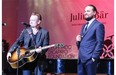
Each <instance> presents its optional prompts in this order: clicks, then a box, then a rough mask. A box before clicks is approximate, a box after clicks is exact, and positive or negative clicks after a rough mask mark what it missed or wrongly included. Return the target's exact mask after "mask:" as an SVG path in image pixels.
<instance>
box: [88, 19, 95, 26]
mask: <svg viewBox="0 0 116 75" xmlns="http://www.w3.org/2000/svg"><path fill="white" fill-rule="evenodd" d="M94 20H95V18H93V19H91V20H90V21H88V22H89V24H88V27H89V26H90V25H91V23H92V22H93V21H94Z"/></svg>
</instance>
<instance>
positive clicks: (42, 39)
mask: <svg viewBox="0 0 116 75" xmlns="http://www.w3.org/2000/svg"><path fill="white" fill-rule="evenodd" d="M41 21H42V17H41V15H40V14H38V13H36V12H34V13H32V15H31V17H30V27H27V28H26V29H24V30H23V31H22V33H21V34H20V36H19V38H18V39H17V40H16V42H15V43H14V44H13V45H12V46H11V48H10V50H9V51H8V53H7V60H8V61H9V60H10V59H11V58H12V56H13V55H12V54H13V53H14V54H17V52H18V51H17V50H18V47H19V46H21V47H23V48H22V50H20V51H19V53H20V55H21V52H23V53H24V55H26V52H25V50H26V51H28V50H30V47H33V48H34V49H35V50H34V51H35V53H36V55H37V57H36V59H34V61H33V60H31V61H33V62H31V63H27V64H25V65H23V67H22V69H23V75H32V70H34V74H35V75H43V74H42V73H43V70H44V69H45V59H46V56H45V53H46V52H47V50H48V49H47V48H45V49H44V48H43V49H41V48H39V47H43V46H47V45H49V32H48V31H47V30H45V29H43V28H41V27H40V23H41ZM38 48H39V49H38ZM20 49H21V48H20ZM31 49H32V48H31ZM14 51H17V52H14ZM29 52H31V51H29ZM16 57H18V56H14V57H13V59H14V60H12V61H11V62H14V61H15V59H16V60H17V58H16ZM30 58H32V57H30ZM30 58H29V61H30ZM19 59H20V57H19ZM21 60H22V59H20V60H17V62H21ZM24 61H25V60H23V62H24ZM24 63H25V62H24Z"/></svg>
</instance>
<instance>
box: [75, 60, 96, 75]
mask: <svg viewBox="0 0 116 75" xmlns="http://www.w3.org/2000/svg"><path fill="white" fill-rule="evenodd" d="M79 61H80V60H79ZM96 69H97V61H94V62H93V61H92V59H90V60H88V61H87V62H86V63H82V62H81V61H80V62H79V63H78V71H77V72H78V75H96Z"/></svg>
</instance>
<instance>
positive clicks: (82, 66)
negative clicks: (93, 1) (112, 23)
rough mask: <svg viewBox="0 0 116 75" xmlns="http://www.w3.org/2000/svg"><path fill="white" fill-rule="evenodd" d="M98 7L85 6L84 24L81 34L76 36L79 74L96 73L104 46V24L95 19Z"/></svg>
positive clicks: (91, 74)
mask: <svg viewBox="0 0 116 75" xmlns="http://www.w3.org/2000/svg"><path fill="white" fill-rule="evenodd" d="M96 14H97V9H96V7H95V6H94V5H88V6H86V7H85V11H84V18H85V20H86V21H87V23H86V24H85V25H83V27H82V30H81V33H80V35H77V37H76V44H77V47H78V49H79V56H78V75H96V68H97V60H98V59H99V57H100V54H101V52H102V48H103V46H104V34H105V31H104V25H103V24H102V23H100V22H98V21H97V20H96V19H95V15H96Z"/></svg>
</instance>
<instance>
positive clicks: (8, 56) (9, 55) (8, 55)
mask: <svg viewBox="0 0 116 75" xmlns="http://www.w3.org/2000/svg"><path fill="white" fill-rule="evenodd" d="M10 57H11V53H10V52H8V53H7V60H8V59H9V58H10Z"/></svg>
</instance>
